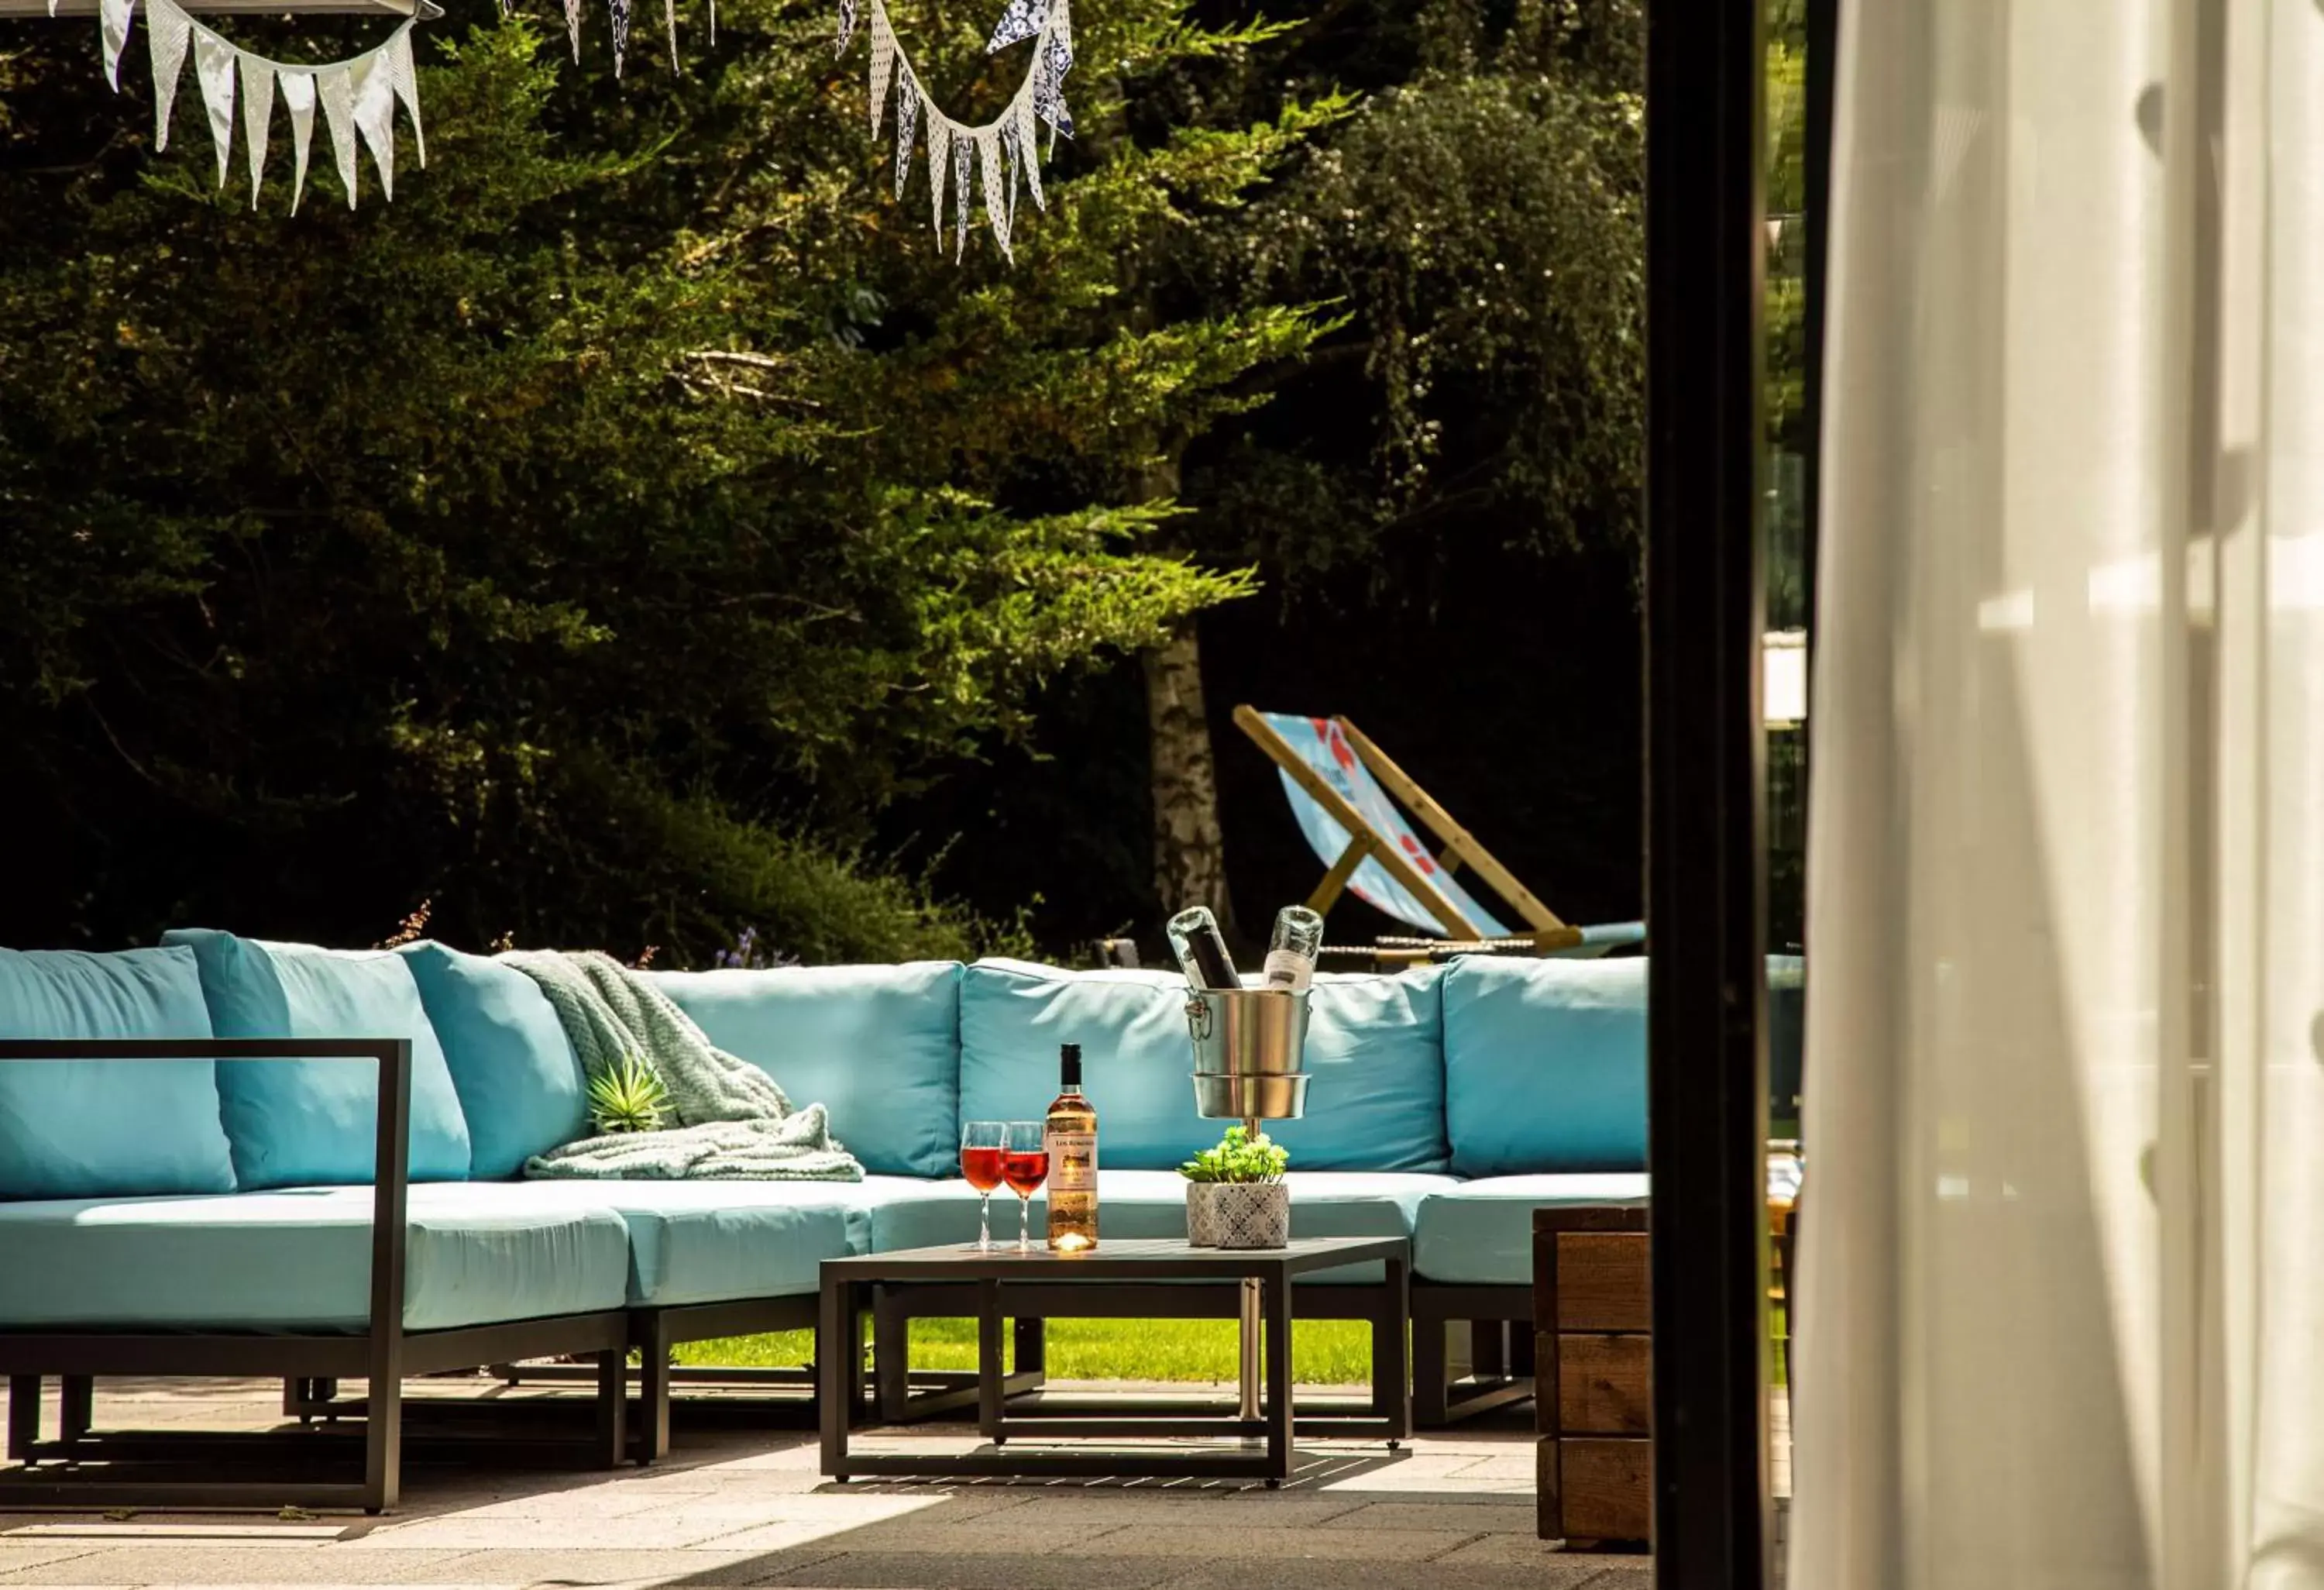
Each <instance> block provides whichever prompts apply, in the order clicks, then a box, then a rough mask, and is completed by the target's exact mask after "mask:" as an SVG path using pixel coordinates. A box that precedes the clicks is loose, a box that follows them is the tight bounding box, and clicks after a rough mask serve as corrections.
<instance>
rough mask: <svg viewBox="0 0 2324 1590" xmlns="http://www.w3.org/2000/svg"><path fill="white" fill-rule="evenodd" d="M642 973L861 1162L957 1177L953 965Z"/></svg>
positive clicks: (902, 1172) (878, 1169)
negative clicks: (809, 1111) (825, 1119)
mask: <svg viewBox="0 0 2324 1590" xmlns="http://www.w3.org/2000/svg"><path fill="white" fill-rule="evenodd" d="M654 981H655V983H656V984H657V985H659V987H660V988H661V991H662V992H663V993H665V994H669V997H670V999H671V1000H672V1001H673V1002H674V1003H676V1004H677V1005H678V1009H680V1010H682V1011H684V1012H686V1013H687V1015H689V1016H691V1017H693V1018H694V1023H695V1025H696V1026H697V1027H699V1028H701V1029H702V1031H704V1032H705V1034H707V1035H708V1036H709V1039H710V1041H711V1042H713V1043H715V1044H716V1045H717V1046H718V1047H719V1048H720V1049H724V1050H726V1051H727V1052H728V1053H729V1054H733V1055H739V1056H740V1057H742V1058H743V1059H746V1060H748V1061H750V1062H751V1063H752V1065H754V1066H756V1067H758V1068H759V1069H761V1071H764V1072H765V1073H766V1074H767V1075H768V1076H770V1077H773V1078H774V1079H775V1084H776V1086H779V1087H780V1088H781V1089H782V1090H783V1091H784V1092H785V1093H787V1094H788V1095H790V1099H791V1102H792V1103H793V1104H795V1105H812V1104H820V1105H824V1106H825V1108H827V1109H828V1110H829V1111H830V1112H831V1129H832V1131H833V1132H835V1133H837V1134H838V1137H839V1140H840V1141H841V1142H844V1143H845V1144H846V1145H847V1146H848V1148H849V1149H850V1150H852V1151H853V1152H854V1155H855V1157H856V1158H857V1159H859V1160H862V1161H863V1168H864V1169H866V1170H869V1171H871V1172H872V1173H873V1174H874V1175H888V1176H950V1175H954V1174H957V1173H958V1170H959V1166H960V966H959V964H958V963H957V962H954V961H914V962H911V963H909V964H908V965H905V966H786V967H779V968H776V969H773V970H768V971H724V972H662V973H659V974H657V975H655V978H654ZM1049 1092H1050V1093H1052V1094H1053V1093H1055V1092H1056V1088H1055V1087H1054V1086H1052V1087H1051V1088H1050V1090H1049ZM1048 1102H1049V1098H1048V1095H1047V1094H1045V1095H1042V1097H1041V1103H1042V1105H1047V1104H1048Z"/></svg>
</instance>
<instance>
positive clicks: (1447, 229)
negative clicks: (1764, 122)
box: [1148, 0, 1645, 907]
mask: <svg viewBox="0 0 2324 1590" xmlns="http://www.w3.org/2000/svg"><path fill="white" fill-rule="evenodd" d="M1643 40H1644V29H1643V17H1642V14H1641V12H1640V9H1639V7H1638V6H1637V4H1636V3H1635V0H1568V3H1564V4H1556V3H1552V4H1538V3H1535V0H1527V3H1526V4H1524V5H1518V6H1517V8H1516V9H1515V11H1514V13H1513V14H1508V15H1507V16H1506V17H1504V18H1503V19H1502V20H1500V21H1499V22H1497V23H1488V22H1486V21H1485V20H1484V18H1483V16H1482V14H1480V12H1479V10H1478V9H1477V8H1475V7H1473V6H1472V5H1469V4H1467V3H1466V0H1423V3H1421V4H1418V5H1411V4H1403V5H1398V4H1392V3H1389V0H1379V3H1377V4H1371V5H1360V4H1357V3H1356V0H1342V3H1341V4H1333V5H1326V6H1325V7H1324V8H1323V11H1322V12H1321V13H1320V14H1319V15H1318V17H1317V18H1316V19H1314V21H1313V22H1311V23H1310V24H1309V25H1308V26H1306V27H1305V28H1302V29H1300V30H1296V31H1295V32H1290V33H1288V34H1287V35H1285V36H1284V37H1283V38H1282V39H1281V40H1280V42H1278V43H1277V44H1276V45H1275V47H1274V49H1273V52H1272V53H1269V54H1267V55H1266V56H1265V58H1264V59H1263V60H1258V61H1255V62H1254V63H1253V64H1252V65H1251V66H1250V69H1248V70H1247V71H1244V72H1242V73H1240V74H1237V75H1235V76H1233V77H1231V78H1229V79H1225V80H1223V81H1196V82H1194V83H1192V84H1189V83H1188V82H1186V81H1184V80H1182V79H1184V77H1185V74H1184V73H1183V72H1177V71H1175V70H1174V73H1173V74H1172V75H1171V80H1170V83H1169V85H1168V91H1167V93H1165V92H1164V91H1163V90H1161V89H1157V97H1163V98H1167V100H1168V101H1169V103H1171V104H1172V106H1174V107H1175V108H1176V109H1178V110H1181V111H1184V112H1188V113H1190V114H1196V115H1209V116H1214V117H1217V118H1219V119H1222V120H1224V119H1228V118H1231V117H1232V116H1242V115H1250V114H1253V113H1254V111H1256V112H1258V113H1259V114H1264V113H1265V112H1266V111H1267V110H1268V108H1270V106H1272V104H1273V101H1272V99H1271V98H1270V97H1269V95H1270V94H1288V95H1291V96H1295V97H1296V96H1297V95H1299V94H1303V93H1305V94H1309V95H1313V94H1314V93H1315V92H1317V91H1318V88H1319V85H1320V84H1321V83H1322V82H1323V81H1326V80H1331V81H1340V80H1348V79H1353V80H1355V81H1358V82H1360V83H1363V84H1364V85H1365V86H1367V87H1369V88H1370V89H1371V90H1372V92H1371V93H1370V95H1369V97H1368V98H1367V99H1366V100H1365V101H1364V102H1363V103H1362V104H1361V106H1360V107H1358V108H1356V109H1355V110H1354V112H1353V114H1351V115H1350V116H1347V117H1346V118H1345V119H1344V120H1343V121H1342V122H1341V123H1340V124H1339V125H1336V126H1334V127H1333V128H1332V129H1331V130H1330V131H1329V133H1328V134H1326V135H1323V136H1321V137H1319V138H1318V139H1317V140H1315V141H1314V143H1312V144H1311V146H1310V147H1309V148H1308V149H1306V150H1304V151H1302V152H1300V153H1299V154H1298V155H1297V157H1296V161H1295V162H1294V163H1293V169H1292V171H1291V172H1290V174H1289V175H1288V176H1287V177H1286V179H1285V180H1283V181H1281V182H1280V183H1279V184H1277V186H1276V187H1275V188H1274V189H1272V190H1269V191H1268V192H1267V193H1266V194H1264V195H1262V196H1261V197H1260V198H1259V199H1258V200H1257V201H1256V202H1255V203H1254V204H1252V205H1251V206H1250V208H1248V209H1247V210H1243V211H1239V212H1232V213H1228V214H1223V215H1221V216H1219V217H1214V218H1213V219H1212V220H1211V222H1210V224H1209V225H1207V226H1204V227H1203V228H1202V229H1201V230H1199V231H1198V232H1195V233H1193V234H1190V235H1189V236H1188V237H1187V239H1186V240H1185V243H1184V244H1183V245H1182V247H1181V251H1180V258H1179V260H1178V261H1177V270H1178V272H1179V274H1180V281H1179V291H1181V292H1182V293H1183V294H1184V295H1185V296H1186V297H1188V298H1190V299H1192V300H1195V301H1212V302H1218V301H1224V302H1239V303H1246V304H1262V303H1272V304H1279V305H1296V304H1328V305H1330V306H1332V308H1333V310H1334V311H1335V314H1336V317H1337V318H1336V319H1335V322H1334V324H1333V326H1332V327H1331V328H1328V329H1327V330H1326V331H1325V332H1324V333H1323V335H1321V336H1320V337H1319V338H1318V340H1317V341H1315V342H1314V344H1313V345H1312V346H1311V347H1310V348H1309V350H1308V352H1307V356H1306V357H1305V359H1304V360H1302V361H1300V362H1298V363H1296V364H1287V363H1286V364H1277V365H1269V366H1267V367H1265V368H1264V369H1262V370H1259V371H1255V372H1254V373H1253V375H1252V376H1251V377H1250V378H1248V379H1247V382H1246V384H1247V386H1249V387H1250V388H1251V389H1252V390H1254V391H1256V392H1263V393H1264V395H1265V398H1266V401H1265V402H1264V403H1263V404H1258V405H1254V406H1253V407H1252V408H1250V409H1249V410H1245V411H1239V412H1231V413H1228V414H1225V415H1222V417H1221V419H1220V421H1219V422H1218V423H1217V424H1215V425H1213V427H1212V429H1211V430H1210V431H1209V433H1208V434H1207V435H1206V436H1204V437H1203V438H1201V439H1197V440H1195V441H1194V443H1193V444H1192V445H1191V446H1190V447H1189V448H1188V449H1187V450H1186V452H1185V467H1184V473H1185V496H1186V499H1187V503H1188V505H1189V507H1190V509H1192V510H1193V512H1192V513H1191V515H1190V517H1189V518H1188V519H1187V520H1186V521H1185V522H1182V524H1181V525H1180V526H1179V527H1178V530H1177V533H1178V534H1180V535H1181V537H1182V538H1183V541H1184V544H1185V545H1188V546H1189V547H1191V548H1193V549H1195V550H1197V551H1198V552H1199V553H1200V554H1201V555H1202V556H1203V558H1204V559H1207V560H1209V562H1210V563H1211V564H1212V565H1213V566H1217V567H1238V568H1239V567H1244V566H1252V567H1255V568H1256V569H1258V570H1259V574H1260V578H1262V579H1263V580H1264V582H1265V583H1266V584H1267V585H1268V587H1270V592H1271V596H1272V598H1273V599H1274V600H1276V601H1277V602H1278V603H1285V604H1289V603H1296V602H1298V601H1301V600H1304V599H1313V598H1314V597H1315V596H1316V595H1317V594H1318V593H1320V592H1321V591H1322V590H1323V589H1325V588H1327V587H1334V586H1336V585H1338V584H1339V583H1340V581H1339V578H1338V577H1340V576H1342V575H1343V574H1344V573H1345V572H1347V571H1349V570H1351V569H1353V570H1359V571H1360V573H1361V576H1362V578H1361V580H1360V583H1361V584H1362V585H1364V586H1365V587H1368V590H1369V599H1371V600H1374V601H1386V602H1418V603H1425V602H1427V601H1429V600H1430V599H1431V596H1430V593H1431V590H1432V588H1433V582H1434V571H1435V570H1436V569H1438V568H1439V567H1440V566H1441V562H1442V559H1443V556H1444V555H1445V553H1446V551H1447V550H1449V549H1450V548H1452V547H1453V546H1455V545H1457V544H1465V543H1468V542H1473V541H1480V540H1482V541H1490V542H1492V543H1495V544H1497V545H1499V546H1500V547H1503V548H1505V549H1507V550H1508V551H1509V552H1510V553H1511V555H1512V556H1515V557H1519V558H1524V559H1542V558H1556V557H1563V556H1568V555H1572V554H1573V553H1576V552H1579V551H1581V550H1584V549H1598V548H1608V547H1611V548H1615V549H1618V550H1620V551H1621V553H1622V555H1623V556H1625V557H1628V558H1631V559H1635V555H1636V548H1637V538H1638V534H1639V515H1640V504H1641V494H1642V490H1643V465H1644V456H1645V437H1644V413H1645V382H1644V353H1645V339H1644V178H1645V156H1644V144H1643V115H1642V113H1643V100H1642V96H1641V90H1642V87H1643V82H1642V79H1643V70H1644V54H1643ZM1286 84H1287V85H1288V87H1287V88H1286V87H1283V85H1286ZM1270 86H1271V87H1270ZM1198 633H1199V632H1198V629H1197V620H1196V619H1195V618H1194V617H1189V618H1188V619H1186V620H1184V621H1182V622H1181V623H1180V624H1179V625H1178V627H1177V629H1176V632H1175V633H1174V636H1173V640H1172V643H1171V645H1170V646H1169V647H1168V648H1167V649H1166V650H1164V651H1162V652H1158V653H1156V654H1150V657H1153V658H1158V659H1159V668H1158V670H1157V663H1156V661H1152V660H1149V664H1148V677H1149V679H1154V678H1155V677H1156V675H1157V671H1158V672H1160V673H1161V674H1162V675H1163V676H1164V677H1165V678H1166V679H1168V680H1170V681H1173V682H1172V683H1170V684H1169V685H1168V686H1167V688H1166V689H1150V690H1149V694H1150V696H1152V697H1154V698H1157V699H1158V700H1160V701H1162V702H1165V703H1167V704H1169V705H1170V708H1171V709H1166V708H1165V707H1157V710H1156V711H1155V713H1154V715H1153V717H1154V721H1153V724H1152V730H1151V735H1150V744H1151V749H1152V756H1153V761H1154V773H1153V788H1154V791H1155V800H1156V805H1157V816H1156V827H1157V833H1159V834H1163V835H1167V836H1169V837H1170V838H1171V840H1172V844H1171V845H1169V846H1165V847H1163V848H1162V851H1161V854H1159V855H1157V873H1158V874H1159V884H1160V892H1162V894H1163V896H1164V899H1163V903H1164V904H1165V905H1166V907H1167V906H1168V905H1173V904H1176V903H1179V902H1180V901H1181V900H1182V899H1184V900H1196V899H1203V900H1207V901H1208V902H1209V903H1212V904H1213V905H1214V906H1217V905H1220V904H1221V903H1222V901H1221V900H1219V899H1211V898H1210V897H1209V896H1207V895H1205V894H1204V893H1203V892H1202V891H1203V889H1205V888H1210V887H1216V888H1218V889H1219V890H1220V891H1221V892H1223V879H1224V871H1225V869H1224V863H1223V858H1222V855H1221V853H1220V851H1219V848H1218V846H1219V845H1220V844H1221V838H1220V836H1221V832H1222V830H1221V825H1220V823H1219V821H1218V818H1217V815H1216V810H1215V796H1214V794H1213V791H1214V790H1215V787H1216V777H1215V773H1214V772H1213V769H1212V753H1211V747H1210V741H1209V734H1208V726H1207V725H1206V724H1204V723H1203V720H1202V717H1201V716H1200V715H1201V707H1200V697H1199V694H1198V681H1199V679H1200V678H1201V661H1200V655H1199V649H1198V645H1197V640H1196V637H1197V634H1198ZM1176 681H1195V683H1194V684H1189V683H1181V682H1176ZM1174 888H1175V889H1176V891H1177V892H1176V894H1174V893H1173V890H1174Z"/></svg>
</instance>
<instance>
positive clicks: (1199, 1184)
mask: <svg viewBox="0 0 2324 1590" xmlns="http://www.w3.org/2000/svg"><path fill="white" fill-rule="evenodd" d="M1290 1163H1291V1156H1290V1154H1289V1153H1288V1152H1287V1151H1285V1150H1284V1149H1283V1148H1282V1147H1281V1146H1280V1145H1278V1144H1277V1143H1276V1142H1275V1141H1274V1140H1273V1139H1271V1138H1269V1137H1268V1135H1267V1133H1265V1132H1258V1133H1256V1134H1254V1133H1252V1132H1249V1131H1248V1130H1246V1129H1245V1128H1243V1127H1241V1126H1230V1127H1228V1128H1227V1132H1226V1135H1225V1136H1224V1137H1222V1138H1221V1139H1220V1140H1219V1144H1218V1146H1217V1147H1216V1148H1210V1149H1204V1150H1203V1151H1202V1152H1201V1153H1199V1154H1196V1155H1195V1156H1194V1158H1193V1159H1191V1160H1187V1161H1186V1162H1185V1164H1183V1165H1181V1166H1179V1167H1178V1174H1179V1175H1181V1176H1183V1177H1185V1179H1186V1241H1187V1242H1188V1243H1190V1244H1191V1245H1193V1246H1194V1247H1197V1248H1279V1247H1281V1246H1283V1245H1284V1243H1287V1242H1289V1241H1290V1240H1291V1188H1289V1187H1288V1186H1286V1185H1285V1183H1284V1180H1283V1173H1284V1171H1285V1169H1286V1168H1287V1167H1288V1166H1289V1165H1290Z"/></svg>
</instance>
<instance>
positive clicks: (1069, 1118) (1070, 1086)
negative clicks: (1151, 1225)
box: [1041, 1043, 1097, 1253]
mask: <svg viewBox="0 0 2324 1590" xmlns="http://www.w3.org/2000/svg"><path fill="white" fill-rule="evenodd" d="M1057 1085H1058V1086H1057V1096H1056V1102H1055V1103H1053V1104H1051V1105H1049V1118H1048V1122H1047V1124H1046V1126H1045V1127H1044V1128H1043V1131H1042V1133H1041V1145H1042V1146H1043V1147H1044V1148H1046V1149H1047V1150H1048V1151H1049V1246H1050V1247H1051V1248H1053V1249H1055V1250H1056V1252H1058V1253H1087V1252H1089V1251H1090V1250H1091V1249H1092V1248H1094V1247H1095V1246H1097V1112H1096V1111H1095V1110H1093V1109H1092V1108H1091V1107H1090V1102H1089V1100H1087V1099H1085V1098H1084V1097H1083V1096H1082V1046H1081V1045H1080V1044H1078V1043H1068V1044H1065V1045H1064V1046H1062V1047H1061V1048H1060V1049H1058V1050H1057Z"/></svg>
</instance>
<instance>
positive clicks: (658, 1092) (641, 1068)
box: [589, 1054, 669, 1132]
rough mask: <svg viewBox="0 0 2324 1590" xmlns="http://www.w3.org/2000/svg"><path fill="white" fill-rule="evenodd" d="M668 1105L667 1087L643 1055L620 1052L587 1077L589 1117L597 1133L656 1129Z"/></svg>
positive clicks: (658, 1127) (651, 1130)
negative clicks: (616, 1059) (605, 1067)
mask: <svg viewBox="0 0 2324 1590" xmlns="http://www.w3.org/2000/svg"><path fill="white" fill-rule="evenodd" d="M668 1108H669V1089H668V1088H666V1087H664V1086H662V1085H661V1078H660V1077H657V1076H655V1075H654V1071H653V1068H652V1067H651V1066H649V1065H647V1064H646V1060H645V1057H644V1056H643V1055H638V1054H628V1055H623V1056H622V1059H621V1063H620V1064H618V1065H616V1066H614V1067H613V1068H612V1069H611V1070H608V1071H601V1072H599V1073H598V1074H597V1075H596V1076H595V1077H591V1078H589V1120H590V1123H591V1124H592V1125H594V1126H595V1127H596V1129H597V1130H598V1131H599V1132H659V1131H660V1130H661V1115H662V1112H663V1111H664V1110H666V1109H668Z"/></svg>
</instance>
